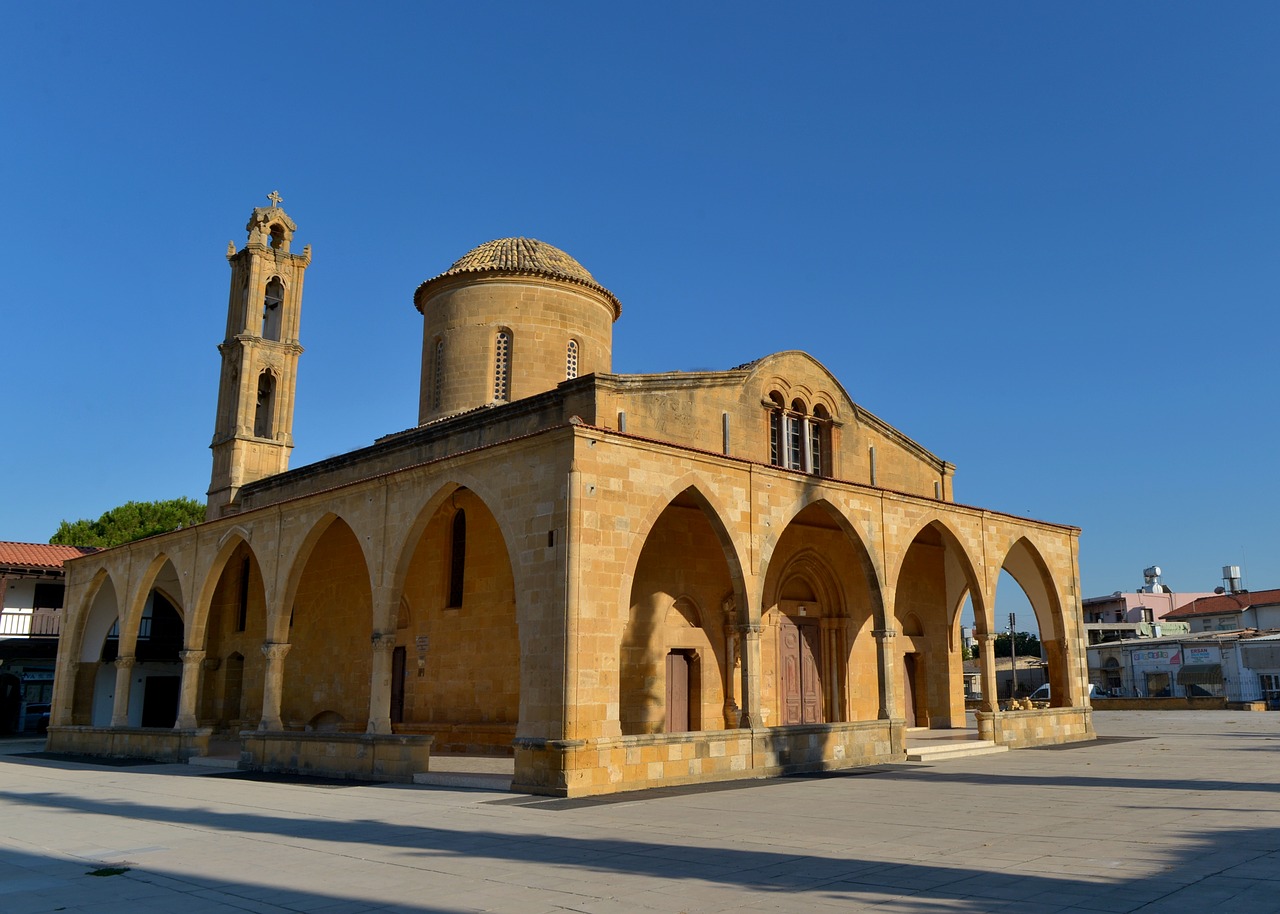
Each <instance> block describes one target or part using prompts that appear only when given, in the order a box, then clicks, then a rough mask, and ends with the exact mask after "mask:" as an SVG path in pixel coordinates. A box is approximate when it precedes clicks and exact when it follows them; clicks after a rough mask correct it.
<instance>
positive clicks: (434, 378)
mask: <svg viewBox="0 0 1280 914" xmlns="http://www.w3.org/2000/svg"><path fill="white" fill-rule="evenodd" d="M443 389H444V340H442V339H437V340H436V348H435V354H434V355H433V356H432V362H431V408H432V409H439V408H440V393H441V391H442V390H443Z"/></svg>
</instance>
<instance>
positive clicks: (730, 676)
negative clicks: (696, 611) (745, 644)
mask: <svg viewBox="0 0 1280 914" xmlns="http://www.w3.org/2000/svg"><path fill="white" fill-rule="evenodd" d="M737 666H738V629H737V626H736V625H734V624H733V623H732V622H726V623H725V626H724V676H723V679H724V726H725V729H726V730H732V729H735V728H736V727H737V726H738V724H739V722H740V721H741V719H742V714H741V709H739V707H738V701H737V689H736V688H735V687H734V685H735V681H734V674H735V672H736V669H737Z"/></svg>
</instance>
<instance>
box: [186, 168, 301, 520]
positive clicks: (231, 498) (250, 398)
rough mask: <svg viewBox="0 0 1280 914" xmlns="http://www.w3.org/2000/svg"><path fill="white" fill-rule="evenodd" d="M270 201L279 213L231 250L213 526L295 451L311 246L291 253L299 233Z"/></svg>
mask: <svg viewBox="0 0 1280 914" xmlns="http://www.w3.org/2000/svg"><path fill="white" fill-rule="evenodd" d="M267 197H268V199H269V200H270V201H271V205H270V206H260V207H258V208H256V209H254V211H253V213H252V215H250V217H249V222H248V224H247V225H246V226H245V229H246V230H247V231H248V233H249V238H248V241H247V243H246V244H245V246H244V247H243V248H241V249H240V250H239V251H237V250H236V246H235V243H234V242H231V243H229V244H228V246H227V262H228V263H229V264H230V265H231V295H230V299H229V301H228V304H227V327H226V335H225V338H224V339H223V341H222V342H221V343H220V344H218V352H219V353H220V354H221V357H222V373H221V380H220V382H219V387H218V411H217V415H216V416H215V418H214V427H213V442H212V443H211V444H210V445H209V447H210V449H211V450H212V451H213V471H212V474H211V476H210V480H209V493H208V495H209V502H208V509H207V516H208V518H209V519H210V520H212V519H214V518H217V517H222V516H224V515H227V514H233V513H235V511H236V496H237V494H238V492H239V490H240V487H241V486H243V485H245V484H246V483H249V482H253V481H254V480H257V479H262V478H263V477H265V476H273V475H275V474H276V473H282V472H284V471H285V470H287V469H288V468H289V454H290V452H291V451H292V450H293V403H294V393H295V386H296V383H297V375H298V357H299V356H300V355H301V354H302V346H301V345H299V343H298V327H299V323H300V314H301V309H302V279H303V274H304V273H305V272H306V269H307V267H308V266H309V265H310V263H311V246H310V245H306V246H305V247H303V249H302V253H301V254H294V253H291V251H290V246H291V244H292V241H293V233H294V232H295V231H296V230H297V226H296V225H295V224H294V222H293V220H292V219H290V218H289V216H288V215H287V214H286V213H285V211H284V210H283V209H281V208H280V195H279V194H278V193H275V192H272V193H270V194H268V195H267Z"/></svg>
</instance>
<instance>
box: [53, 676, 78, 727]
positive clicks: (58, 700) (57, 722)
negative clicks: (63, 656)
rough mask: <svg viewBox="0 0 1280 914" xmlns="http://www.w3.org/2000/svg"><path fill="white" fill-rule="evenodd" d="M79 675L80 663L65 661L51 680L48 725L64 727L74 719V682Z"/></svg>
mask: <svg viewBox="0 0 1280 914" xmlns="http://www.w3.org/2000/svg"><path fill="white" fill-rule="evenodd" d="M79 675H80V661H79V660H66V661H64V662H63V665H62V668H61V669H60V670H58V673H57V675H56V676H55V677H54V680H53V701H52V702H51V703H50V704H49V723H50V724H52V725H53V726H55V727H65V726H67V725H68V724H70V723H71V722H72V720H73V719H74V718H73V717H72V714H73V712H74V709H75V701H76V682H77V681H78V679H77V677H78V676H79Z"/></svg>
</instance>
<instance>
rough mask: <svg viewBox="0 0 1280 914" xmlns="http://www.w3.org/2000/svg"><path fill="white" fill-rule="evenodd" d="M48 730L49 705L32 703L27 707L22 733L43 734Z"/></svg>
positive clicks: (46, 703)
mask: <svg viewBox="0 0 1280 914" xmlns="http://www.w3.org/2000/svg"><path fill="white" fill-rule="evenodd" d="M48 729H49V703H48V702H47V701H45V702H32V703H31V704H29V705H27V716H26V717H25V718H23V725H22V732H23V733H44V732H46V731H48Z"/></svg>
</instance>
